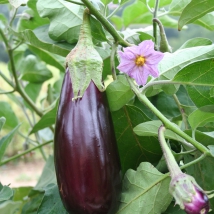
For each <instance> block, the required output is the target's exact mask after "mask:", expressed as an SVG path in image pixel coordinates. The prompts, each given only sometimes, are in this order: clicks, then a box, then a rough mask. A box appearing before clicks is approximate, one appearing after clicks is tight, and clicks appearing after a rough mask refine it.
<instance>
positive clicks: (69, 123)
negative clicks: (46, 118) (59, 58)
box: [54, 69, 121, 214]
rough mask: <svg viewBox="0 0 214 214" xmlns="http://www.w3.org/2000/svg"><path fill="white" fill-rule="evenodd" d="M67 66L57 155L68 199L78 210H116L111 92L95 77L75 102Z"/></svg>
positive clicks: (84, 213) (86, 213)
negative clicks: (102, 89) (103, 89)
mask: <svg viewBox="0 0 214 214" xmlns="http://www.w3.org/2000/svg"><path fill="white" fill-rule="evenodd" d="M72 97H73V91H72V85H71V80H70V73H69V71H68V69H67V71H66V74H65V77H64V82H63V85H62V90H61V95H60V102H59V108H58V113H57V120H56V131H55V140H54V158H55V169H56V175H57V182H58V186H59V191H60V196H61V199H62V202H63V204H64V206H65V208H66V210H67V211H68V212H69V213H73V214H114V213H115V212H116V211H115V210H116V209H117V206H118V200H119V194H120V188H121V178H120V162H119V156H118V151H117V145H116V140H115V135H114V132H113V126H112V121H111V117H110V112H109V110H108V107H107V103H106V97H105V93H103V92H100V91H99V90H98V89H97V87H96V86H95V85H94V83H93V82H91V83H90V85H89V87H88V88H87V90H86V91H85V93H84V95H83V97H82V98H81V99H78V100H75V101H72Z"/></svg>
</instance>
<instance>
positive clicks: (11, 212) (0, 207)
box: [0, 201, 22, 214]
mask: <svg viewBox="0 0 214 214" xmlns="http://www.w3.org/2000/svg"><path fill="white" fill-rule="evenodd" d="M21 204H22V202H21V201H16V202H14V201H6V202H4V203H2V204H0V213H2V214H3V213H5V214H6V213H7V214H19V211H20V206H21Z"/></svg>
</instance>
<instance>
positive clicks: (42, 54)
mask: <svg viewBox="0 0 214 214" xmlns="http://www.w3.org/2000/svg"><path fill="white" fill-rule="evenodd" d="M29 49H30V50H31V51H32V52H33V53H34V54H36V56H37V57H39V58H40V59H41V60H42V61H44V62H46V63H47V64H49V65H52V66H54V67H56V68H58V69H59V70H60V71H62V72H64V71H65V57H62V56H59V55H57V54H53V53H50V52H49V51H46V50H44V49H42V48H38V47H35V46H32V45H29Z"/></svg>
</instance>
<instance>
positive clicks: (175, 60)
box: [157, 45, 214, 80]
mask: <svg viewBox="0 0 214 214" xmlns="http://www.w3.org/2000/svg"><path fill="white" fill-rule="evenodd" d="M213 57H214V45H209V46H199V47H193V48H187V49H181V50H178V51H176V52H174V53H165V55H164V58H163V60H161V62H160V63H159V71H160V77H159V78H157V79H168V80H171V79H173V77H174V76H175V75H176V73H177V72H178V71H179V70H181V69H182V68H183V67H184V66H186V65H188V64H190V63H193V62H196V61H199V60H203V59H211V58H213Z"/></svg>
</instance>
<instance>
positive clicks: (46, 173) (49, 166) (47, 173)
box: [34, 156, 56, 191]
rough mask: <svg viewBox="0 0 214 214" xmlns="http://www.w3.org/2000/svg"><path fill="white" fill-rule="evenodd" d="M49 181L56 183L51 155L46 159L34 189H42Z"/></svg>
mask: <svg viewBox="0 0 214 214" xmlns="http://www.w3.org/2000/svg"><path fill="white" fill-rule="evenodd" d="M51 183H54V184H56V174H55V168H54V158H53V156H49V158H48V160H47V161H46V164H45V166H44V168H43V171H42V175H41V176H40V178H39V180H38V182H37V184H36V186H35V187H34V190H38V191H44V189H45V187H46V186H47V185H48V184H51Z"/></svg>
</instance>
